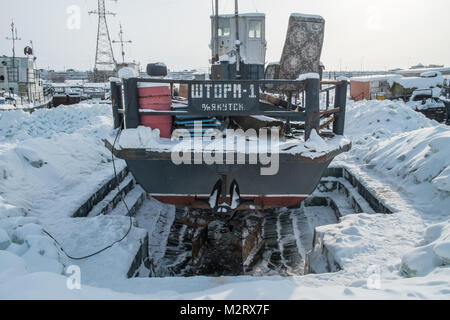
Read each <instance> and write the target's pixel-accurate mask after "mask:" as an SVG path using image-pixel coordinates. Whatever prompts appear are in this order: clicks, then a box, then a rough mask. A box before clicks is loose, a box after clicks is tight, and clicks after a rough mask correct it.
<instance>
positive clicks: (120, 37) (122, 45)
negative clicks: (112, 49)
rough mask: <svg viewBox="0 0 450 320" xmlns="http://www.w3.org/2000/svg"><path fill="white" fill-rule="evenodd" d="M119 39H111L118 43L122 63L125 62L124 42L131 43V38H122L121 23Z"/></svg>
mask: <svg viewBox="0 0 450 320" xmlns="http://www.w3.org/2000/svg"><path fill="white" fill-rule="evenodd" d="M119 39H120V40H118V41H116V40H113V42H112V43H120V47H121V49H122V63H125V49H124V44H125V43H133V41H131V40H123V30H122V24H120V32H119Z"/></svg>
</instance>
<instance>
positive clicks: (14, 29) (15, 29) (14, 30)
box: [6, 21, 22, 68]
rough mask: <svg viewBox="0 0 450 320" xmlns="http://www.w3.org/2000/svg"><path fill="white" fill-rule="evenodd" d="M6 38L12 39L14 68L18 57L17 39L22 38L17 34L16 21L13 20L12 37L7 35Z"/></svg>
mask: <svg viewBox="0 0 450 320" xmlns="http://www.w3.org/2000/svg"><path fill="white" fill-rule="evenodd" d="M6 40H11V41H12V45H13V46H12V52H13V60H12V62H13V68H14V60H15V58H16V41H18V40H22V39H21V38H19V37H18V36H17V28H16V27H15V26H14V21H11V38H9V37H6Z"/></svg>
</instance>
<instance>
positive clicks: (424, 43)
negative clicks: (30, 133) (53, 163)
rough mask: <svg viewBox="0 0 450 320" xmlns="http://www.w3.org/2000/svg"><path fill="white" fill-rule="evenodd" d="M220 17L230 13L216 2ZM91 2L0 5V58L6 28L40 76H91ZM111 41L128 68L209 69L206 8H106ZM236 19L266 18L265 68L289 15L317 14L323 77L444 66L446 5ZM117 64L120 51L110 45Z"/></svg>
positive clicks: (266, 9) (328, 6) (186, 2)
mask: <svg viewBox="0 0 450 320" xmlns="http://www.w3.org/2000/svg"><path fill="white" fill-rule="evenodd" d="M220 3H221V8H220V9H221V12H222V13H231V12H232V11H233V10H234V1H233V0H220ZM72 5H76V6H78V7H79V8H80V11H81V20H80V21H81V24H80V28H79V29H69V28H68V27H67V20H68V18H69V14H68V13H67V8H68V7H70V6H72ZM96 8H97V1H96V0H0V54H2V55H3V54H6V55H11V42H10V41H7V40H6V39H5V37H7V36H10V33H9V32H10V23H11V19H14V21H15V23H16V25H17V28H18V32H19V37H21V38H22V40H21V41H19V43H18V45H17V49H16V52H19V53H20V55H22V51H23V47H24V46H25V45H27V44H28V42H29V40H33V43H34V47H35V52H36V54H37V56H38V66H39V67H40V68H51V69H56V70H61V69H63V68H75V69H90V68H92V67H93V65H94V59H95V43H96V33H97V17H96V16H89V15H88V13H87V12H88V11H89V10H95V9H96ZM107 8H108V9H109V10H111V11H113V12H116V13H117V16H116V17H108V23H109V27H110V32H111V37H112V38H113V39H117V38H118V36H117V33H118V29H119V23H120V22H122V24H123V27H124V32H125V37H126V38H127V39H130V40H133V44H131V45H128V47H127V50H126V53H127V57H128V60H136V61H139V62H141V64H142V65H144V66H145V64H146V63H148V62H155V61H162V62H165V63H166V64H167V65H168V66H169V68H170V69H176V70H181V69H191V68H206V67H208V59H209V58H210V50H209V48H208V44H209V41H210V22H209V16H210V14H211V11H212V7H211V0H119V2H118V3H115V2H113V1H109V0H108V1H107ZM240 11H241V12H255V11H258V12H263V13H266V15H267V18H266V19H267V22H266V23H267V26H266V33H267V41H268V51H267V61H268V62H270V61H278V60H279V59H280V56H281V51H282V48H283V44H284V40H285V37H286V29H287V23H288V19H289V15H290V13H292V12H300V13H311V14H320V15H322V16H323V17H324V18H325V20H326V30H325V43H324V48H323V53H322V60H323V62H324V63H325V65H326V67H327V69H329V70H339V69H340V68H341V67H342V69H343V70H346V69H348V70H350V69H358V70H359V69H361V68H363V69H364V70H374V69H378V70H384V69H387V68H394V67H408V66H410V65H412V64H417V63H419V62H422V63H424V64H429V63H438V64H445V65H446V66H450V41H449V37H450V17H449V15H450V1H449V0H309V1H306V0H240ZM114 50H115V56H116V59H117V60H120V50H119V46H117V45H114Z"/></svg>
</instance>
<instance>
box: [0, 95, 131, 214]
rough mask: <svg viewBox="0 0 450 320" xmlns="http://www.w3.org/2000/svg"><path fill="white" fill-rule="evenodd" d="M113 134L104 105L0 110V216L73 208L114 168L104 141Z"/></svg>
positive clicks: (45, 212) (51, 212) (110, 121)
mask: <svg viewBox="0 0 450 320" xmlns="http://www.w3.org/2000/svg"><path fill="white" fill-rule="evenodd" d="M111 136H113V130H112V115H111V109H110V106H108V105H102V104H94V105H88V104H79V105H75V106H61V107H58V108H55V109H49V110H38V111H36V112H34V113H32V114H29V113H25V112H22V111H9V112H2V113H1V114H0V218H1V217H5V216H23V215H44V216H46V215H50V216H53V215H58V216H70V215H71V214H73V212H74V210H76V209H77V206H80V205H81V204H82V202H83V200H86V199H87V197H89V196H90V194H91V193H92V192H94V191H95V188H97V185H98V183H101V182H102V181H104V180H105V179H106V178H109V177H110V176H111V174H112V165H111V163H110V161H111V154H110V153H109V152H108V150H107V149H106V148H105V147H104V146H103V142H102V139H104V138H107V137H111ZM118 165H119V166H120V167H123V164H122V162H120V161H118Z"/></svg>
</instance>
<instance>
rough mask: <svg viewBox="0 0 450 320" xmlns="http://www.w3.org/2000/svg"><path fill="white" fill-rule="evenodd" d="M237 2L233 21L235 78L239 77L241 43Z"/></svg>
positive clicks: (235, 2) (236, 0) (236, 1)
mask: <svg viewBox="0 0 450 320" xmlns="http://www.w3.org/2000/svg"><path fill="white" fill-rule="evenodd" d="M238 5H239V4H238V0H235V1H234V19H235V22H236V77H237V78H238V79H239V78H240V77H241V74H240V69H241V43H240V41H239V6H238Z"/></svg>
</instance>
